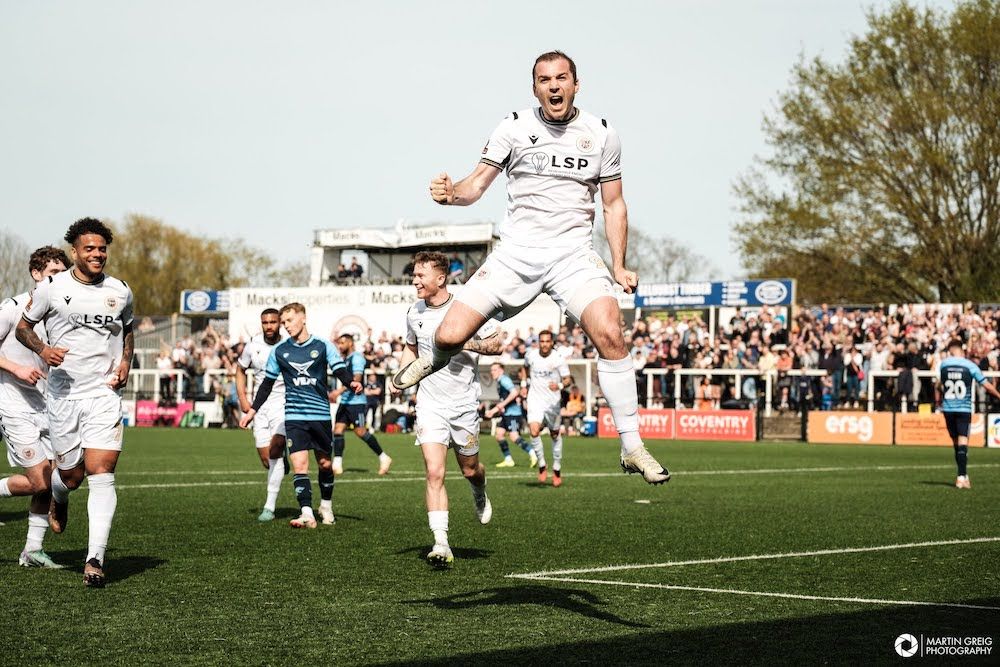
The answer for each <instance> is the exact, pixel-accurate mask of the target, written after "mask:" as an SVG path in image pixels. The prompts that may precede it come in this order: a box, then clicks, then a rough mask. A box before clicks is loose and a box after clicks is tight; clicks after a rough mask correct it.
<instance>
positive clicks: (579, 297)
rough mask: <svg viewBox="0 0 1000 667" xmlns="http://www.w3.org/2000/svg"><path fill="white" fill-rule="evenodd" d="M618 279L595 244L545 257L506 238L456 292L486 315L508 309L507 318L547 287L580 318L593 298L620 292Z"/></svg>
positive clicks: (458, 296)
mask: <svg viewBox="0 0 1000 667" xmlns="http://www.w3.org/2000/svg"><path fill="white" fill-rule="evenodd" d="M550 254H551V253H550ZM529 255H530V256H533V257H530V256H529ZM535 259H537V261H534V260H535ZM614 285H615V283H614V281H613V280H612V279H611V274H610V273H609V272H608V267H607V265H605V263H604V260H603V259H601V257H600V255H598V254H597V252H595V251H594V249H593V248H589V247H583V248H578V249H575V250H572V251H570V252H569V254H564V255H562V256H557V257H556V258H554V259H553V258H551V257H547V258H544V259H542V258H540V257H539V256H538V253H537V252H535V253H531V252H529V251H523V252H522V251H517V250H514V249H512V248H511V247H505V246H504V245H503V244H501V245H499V246H497V247H496V248H495V249H494V250H493V252H491V253H490V256H489V257H487V258H486V261H485V262H484V263H483V265H482V267H481V268H480V269H479V270H478V271H476V273H474V274H473V275H472V277H471V278H469V280H468V282H466V283H465V285H464V286H463V287H462V289H461V291H460V292H459V293H458V295H457V296H456V297H455V298H456V299H457V300H458V301H461V302H462V303H464V304H465V305H467V306H469V307H470V308H472V309H474V310H476V311H478V312H479V313H481V314H482V315H483V316H484V317H497V316H499V315H500V313H503V315H502V317H503V318H504V319H507V318H510V317H513V316H514V315H516V314H517V313H519V312H521V311H522V310H524V308H525V307H527V305H528V304H530V303H531V302H532V301H534V299H535V297H536V296H538V295H539V294H541V293H542V292H545V293H546V294H548V295H549V296H550V297H552V300H553V301H555V302H556V304H558V305H559V307H560V308H562V309H563V310H565V311H566V312H568V313H569V314H570V315H572V316H573V317H574V318H576V320H577V321H579V319H580V316H581V315H582V314H583V311H584V310H585V309H586V308H587V306H589V305H590V304H591V303H593V302H594V301H596V300H597V299H599V298H601V297H604V296H610V297H614V296H615V290H614Z"/></svg>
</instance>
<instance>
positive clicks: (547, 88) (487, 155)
mask: <svg viewBox="0 0 1000 667" xmlns="http://www.w3.org/2000/svg"><path fill="white" fill-rule="evenodd" d="M531 76H532V84H533V90H534V95H535V97H536V98H537V99H538V101H539V104H540V106H539V107H537V108H535V109H525V110H522V111H519V112H514V113H512V114H511V115H509V116H507V118H505V119H504V120H503V122H501V123H500V125H499V127H497V129H496V130H495V131H494V132H493V135H492V136H491V137H490V139H489V141H488V142H487V144H486V147H485V148H484V149H483V154H482V158H481V159H480V162H479V164H478V165H477V166H476V168H475V169H474V170H473V172H472V173H471V174H470V175H469V176H467V177H466V178H464V179H462V180H461V181H459V182H457V183H452V181H451V178H450V177H449V176H448V175H447V174H441V175H439V176H438V177H436V178H434V179H433V180H432V181H431V185H430V194H431V198H432V199H434V201H436V202H438V203H439V204H446V205H451V206H468V205H469V204H472V203H474V202H476V201H478V200H479V198H480V197H482V195H483V193H484V192H486V189H487V188H488V187H489V186H490V184H492V183H493V181H494V179H496V177H497V174H499V173H500V172H501V171H505V172H506V173H507V177H508V181H507V202H508V205H507V214H506V216H505V218H504V222H503V224H502V225H501V228H500V243H499V245H498V246H497V247H496V248H495V249H494V250H493V252H492V253H490V256H489V257H488V258H487V259H486V262H485V263H484V264H483V265H482V267H481V268H480V269H479V271H477V272H476V273H475V274H474V275H473V276H472V277H471V278H470V279H469V281H468V282H467V283H466V284H465V286H464V288H463V289H462V292H461V295H459V296H458V297H457V298H456V303H455V305H454V306H453V307H452V308H451V309H450V310H449V312H448V316H447V317H446V318H445V319H444V320H443V321H442V322H441V326H440V327H439V328H438V330H437V335H436V337H435V341H434V348H433V350H432V351H431V352H430V353H428V354H426V355H421V357H419V358H418V359H416V360H415V361H414V362H412V363H410V364H408V365H406V366H404V367H402V368H401V370H400V371H399V372H398V373H396V375H395V376H394V377H393V382H394V384H395V385H396V386H397V387H400V388H405V387H408V386H412V385H413V384H415V383H417V382H418V381H420V379H422V378H424V377H426V376H427V375H428V374H430V373H433V372H434V371H436V370H438V369H441V368H443V367H444V366H445V365H447V363H448V359H449V358H450V357H451V356H452V355H454V354H456V353H458V352H459V351H460V350H461V349H462V345H463V344H464V343H465V341H467V340H469V339H470V338H471V337H472V335H473V334H474V333H475V332H476V331H477V330H478V329H479V327H481V326H482V325H483V323H485V322H486V321H487V320H488V319H489V318H490V317H492V316H494V315H500V314H501V313H502V314H503V316H504V317H510V316H512V315H514V314H516V313H518V312H519V311H521V310H522V309H523V308H525V307H526V306H527V305H528V304H529V303H531V301H532V300H534V298H535V297H536V296H538V294H540V293H541V292H545V293H547V294H548V295H549V296H551V297H552V298H553V300H555V301H556V303H558V304H559V306H560V307H561V308H563V309H564V310H565V311H566V312H567V313H569V314H570V315H571V316H572V317H573V319H575V320H577V321H579V322H580V324H581V326H582V327H583V330H584V331H585V332H586V334H587V335H588V336H589V337H590V339H591V341H593V344H594V346H595V347H596V348H597V351H598V353H599V355H600V358H599V359H598V362H597V369H598V381H599V382H600V385H601V390H602V391H603V393H604V397H605V399H606V400H607V402H608V407H609V408H610V409H611V414H612V416H613V418H614V422H615V426H616V428H617V429H618V432H619V434H620V436H621V466H622V469H623V470H624V471H625V472H627V473H636V472H637V473H641V474H642V476H643V478H644V479H645V480H646V481H647V482H649V483H650V484H662V483H663V482H666V481H668V480H669V479H670V473H669V472H667V470H666V469H665V468H664V467H663V466H661V465H660V464H659V463H657V461H656V459H654V458H653V457H652V455H650V453H649V452H648V451H647V450H646V448H645V446H644V445H643V443H642V439H641V438H640V437H639V416H638V396H637V393H636V385H635V369H634V367H633V365H632V361H631V359H630V358H629V354H628V350H627V349H626V347H625V341H624V338H623V337H622V330H621V327H620V326H619V322H620V320H621V312H620V310H619V307H618V301H617V299H616V298H615V295H614V289H613V286H614V283H615V282H617V283H618V284H619V285H621V286H622V287H623V288H624V290H625V291H626V292H629V293H631V292H632V291H633V290H634V289H635V287H636V285H637V284H638V277H637V275H636V273H635V272H634V271H629V270H628V269H627V268H626V267H625V247H626V243H627V237H628V214H627V209H626V205H625V199H624V197H622V180H621V179H622V170H621V145H620V142H619V139H618V133H617V132H615V131H614V129H613V128H612V127H611V126H610V125H609V123H608V122H607V121H606V120H603V119H600V118H598V117H596V116H594V115H592V114H589V113H586V112H584V111H581V110H579V109H577V108H576V107H575V106H573V101H574V98H575V97H576V93H577V91H578V90H579V87H580V83H579V81H578V80H577V77H576V65H575V64H574V63H573V61H572V60H571V59H570V58H569V57H568V56H567V55H566V54H564V53H561V52H559V51H552V52H549V53H544V54H542V55H540V56H539V57H538V58H537V59H536V60H535V65H534V67H533V68H532V73H531ZM598 189H600V191H601V202H602V206H603V211H604V225H605V230H606V234H607V238H608V244H609V246H610V249H611V259H612V273H613V275H614V279H613V280H612V276H611V274H609V273H608V268H607V267H606V266H605V264H604V262H603V261H602V260H601V258H600V256H599V255H598V254H597V253H596V252H595V251H594V249H593V241H592V232H593V223H594V211H595V205H594V195H595V194H596V192H597V190H598Z"/></svg>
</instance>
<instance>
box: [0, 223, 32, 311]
mask: <svg viewBox="0 0 1000 667" xmlns="http://www.w3.org/2000/svg"><path fill="white" fill-rule="evenodd" d="M30 254H31V249H30V248H28V244H27V243H25V242H24V241H23V240H22V239H21V237H20V236H17V235H16V234H14V233H13V232H9V231H7V230H0V288H2V290H3V297H8V296H13V295H15V294H20V293H21V292H24V291H26V290H28V289H31V287H32V284H31V274H29V273H28V256H29V255H30Z"/></svg>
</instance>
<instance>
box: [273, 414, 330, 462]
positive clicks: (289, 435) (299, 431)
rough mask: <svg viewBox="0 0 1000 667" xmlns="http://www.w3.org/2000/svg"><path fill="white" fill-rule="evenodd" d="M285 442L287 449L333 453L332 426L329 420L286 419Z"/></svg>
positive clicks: (290, 450) (291, 450)
mask: <svg viewBox="0 0 1000 667" xmlns="http://www.w3.org/2000/svg"><path fill="white" fill-rule="evenodd" d="M285 442H286V443H287V444H288V451H289V452H292V453H293V454H294V453H295V452H307V451H309V450H310V449H313V450H315V451H317V452H323V453H325V454H332V453H333V427H332V426H331V425H330V421H329V420H326V421H321V420H316V421H286V422H285Z"/></svg>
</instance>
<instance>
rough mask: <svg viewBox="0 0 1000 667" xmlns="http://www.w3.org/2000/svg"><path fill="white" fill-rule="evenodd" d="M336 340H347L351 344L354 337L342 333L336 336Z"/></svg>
mask: <svg viewBox="0 0 1000 667" xmlns="http://www.w3.org/2000/svg"><path fill="white" fill-rule="evenodd" d="M337 340H349V341H351V342H352V343H353V342H354V336H352V335H351V334H349V333H342V334H340V335H339V336H337Z"/></svg>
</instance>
